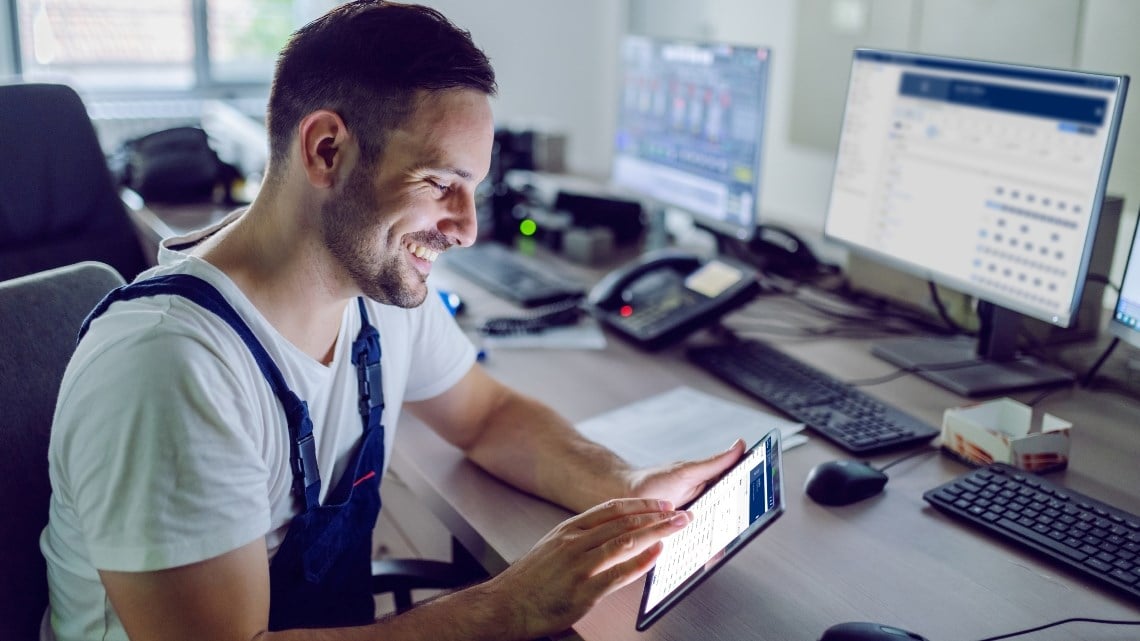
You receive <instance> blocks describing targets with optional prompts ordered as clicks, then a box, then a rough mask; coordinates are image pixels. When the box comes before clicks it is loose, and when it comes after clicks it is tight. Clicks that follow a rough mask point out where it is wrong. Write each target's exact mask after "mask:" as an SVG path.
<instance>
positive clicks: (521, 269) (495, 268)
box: [442, 242, 586, 307]
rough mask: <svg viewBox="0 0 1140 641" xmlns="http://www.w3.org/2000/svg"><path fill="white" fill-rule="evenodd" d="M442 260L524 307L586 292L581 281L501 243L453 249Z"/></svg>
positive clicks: (495, 292)
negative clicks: (569, 277) (557, 273)
mask: <svg viewBox="0 0 1140 641" xmlns="http://www.w3.org/2000/svg"><path fill="white" fill-rule="evenodd" d="M442 260H443V264H444V265H446V266H447V267H448V268H449V269H452V270H454V271H456V272H458V273H459V274H461V275H462V276H463V277H465V278H467V279H469V280H471V281H474V282H475V283H476V284H478V285H480V286H482V287H483V288H484V289H486V290H487V291H489V292H491V293H492V294H494V295H496V296H498V297H499V298H504V299H506V300H509V301H512V302H514V303H517V304H519V305H522V306H523V307H537V306H539V305H548V304H550V303H556V302H559V301H563V300H567V299H571V298H580V297H581V296H583V295H584V294H585V293H586V289H585V287H584V286H582V285H581V284H579V283H575V282H573V281H571V280H569V279H566V278H563V277H561V276H558V275H555V274H553V273H551V272H550V270H549V269H548V268H546V267H544V266H543V265H542V264H541V263H539V262H538V261H537V260H536V259H533V258H530V257H528V256H523V255H521V254H519V253H517V252H515V251H513V250H511V249H508V248H507V247H504V246H503V245H500V244H498V243H492V242H487V243H482V244H479V245H475V246H473V247H464V248H462V249H453V250H451V251H449V252H447V253H445V254H444V255H443V258H442Z"/></svg>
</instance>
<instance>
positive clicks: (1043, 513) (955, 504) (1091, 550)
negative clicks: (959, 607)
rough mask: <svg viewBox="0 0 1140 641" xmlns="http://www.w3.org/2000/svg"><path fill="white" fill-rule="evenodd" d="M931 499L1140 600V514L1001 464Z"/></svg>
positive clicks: (941, 490) (950, 511)
mask: <svg viewBox="0 0 1140 641" xmlns="http://www.w3.org/2000/svg"><path fill="white" fill-rule="evenodd" d="M923 498H924V499H926V500H927V501H928V502H929V503H930V504H931V505H933V506H934V507H936V508H938V509H939V510H942V511H943V512H946V513H948V514H950V515H952V516H955V517H958V518H960V519H963V520H965V521H966V522H968V523H969V524H971V525H974V526H976V527H978V528H981V529H983V530H985V531H987V532H988V533H990V534H993V535H996V536H998V537H999V538H1002V539H1005V540H1006V541H1009V542H1012V543H1015V544H1017V545H1020V546H1022V547H1026V548H1030V549H1032V550H1035V551H1037V552H1040V553H1041V554H1044V555H1045V556H1047V557H1049V558H1051V559H1052V560H1054V561H1056V562H1059V563H1061V564H1063V565H1067V566H1069V567H1071V568H1073V569H1075V570H1077V571H1078V572H1080V573H1082V574H1084V575H1086V576H1089V577H1092V578H1094V579H1098V580H1100V581H1102V582H1104V583H1107V584H1108V585H1111V586H1112V587H1114V588H1117V589H1119V590H1122V591H1124V592H1125V593H1127V594H1128V595H1129V596H1131V597H1132V598H1134V599H1137V598H1140V517H1138V516H1136V515H1135V514H1131V513H1129V512H1125V511H1124V510H1121V509H1119V508H1116V507H1113V506H1111V505H1108V504H1105V503H1102V502H1101V501H1097V500H1095V499H1092V498H1089V497H1087V496H1085V495H1083V494H1080V493H1079V492H1075V491H1073V490H1070V489H1066V488H1063V487H1061V486H1059V485H1056V484H1054V483H1052V482H1050V481H1048V480H1046V479H1043V478H1041V477H1040V476H1037V475H1035V474H1030V473H1028V472H1023V471H1021V470H1018V469H1016V468H1013V467H1011V466H1009V465H1005V464H1003V463H994V464H991V465H989V466H987V467H982V468H979V469H976V470H973V471H971V472H969V473H967V474H964V475H962V476H960V477H958V478H956V479H954V480H953V481H951V482H949V483H946V484H945V485H940V486H938V487H936V488H934V489H932V490H930V491H928V492H926V493H925V494H923Z"/></svg>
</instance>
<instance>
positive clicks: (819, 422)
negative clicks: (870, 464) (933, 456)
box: [688, 339, 940, 454]
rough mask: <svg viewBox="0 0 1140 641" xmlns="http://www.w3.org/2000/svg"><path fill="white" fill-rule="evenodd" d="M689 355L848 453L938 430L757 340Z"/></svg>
mask: <svg viewBox="0 0 1140 641" xmlns="http://www.w3.org/2000/svg"><path fill="white" fill-rule="evenodd" d="M688 356H689V359H690V360H691V361H693V362H694V363H696V364H697V365H698V366H700V367H702V368H704V369H705V370H706V371H708V372H709V373H711V374H713V375H714V376H716V377H718V378H720V379H722V380H724V381H726V382H728V383H730V384H732V385H734V386H736V387H738V388H740V389H742V390H744V391H745V392H747V393H749V394H751V395H752V396H754V397H756V398H758V399H760V400H761V401H763V402H765V403H767V404H768V405H771V406H772V407H775V408H776V409H778V410H780V411H781V412H783V413H785V414H787V415H788V416H790V417H792V419H794V420H797V421H800V422H802V423H803V424H804V425H806V426H807V427H808V428H810V429H812V430H814V431H815V432H817V433H819V434H820V435H822V436H824V437H825V438H827V439H828V440H830V441H832V442H834V443H835V444H836V445H839V446H840V447H842V448H843V449H845V450H847V451H849V452H852V453H856V454H870V453H873V452H878V451H883V450H887V449H891V448H897V447H905V446H910V445H918V444H920V443H925V442H927V441H929V440H930V439H932V438H934V437H935V436H937V435H938V433H939V431H940V430H939V429H938V428H936V427H933V426H931V425H929V424H927V423H925V422H924V421H922V420H920V419H918V418H916V417H914V416H911V415H910V414H907V413H905V412H902V411H901V410H898V409H897V408H894V407H892V406H890V405H888V404H886V403H884V402H882V401H880V400H878V399H876V398H874V397H873V396H870V395H869V394H866V393H865V392H863V391H862V390H859V389H857V388H855V387H853V386H851V385H848V384H846V383H844V382H842V381H840V380H837V379H835V378H834V377H832V376H831V375H830V374H826V373H824V372H822V371H820V370H818V369H815V368H813V367H811V366H809V365H807V364H806V363H803V362H800V361H799V360H798V359H796V358H794V357H792V356H789V355H787V354H785V353H783V352H781V351H780V350H778V349H776V348H774V347H772V346H770V345H768V344H767V343H763V342H760V341H757V340H751V339H749V340H741V341H737V342H734V343H726V344H723V345H714V346H702V347H695V348H692V349H690V350H689V352H688Z"/></svg>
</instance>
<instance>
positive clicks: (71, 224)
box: [0, 84, 148, 280]
mask: <svg viewBox="0 0 1140 641" xmlns="http://www.w3.org/2000/svg"><path fill="white" fill-rule="evenodd" d="M0 149H3V150H4V160H3V164H0V280H4V279H8V278H14V277H16V276H21V275H24V274H31V273H34V272H38V271H43V270H45V269H50V268H53V267H61V266H63V265H70V264H72V263H77V262H80V261H84V260H94V261H99V262H103V263H107V264H108V265H110V266H112V267H114V268H115V269H116V270H117V271H118V272H119V273H120V274H121V275H122V276H123V277H124V278H125V279H127V280H131V279H133V278H134V277H135V276H136V275H137V274H138V273H139V272H140V271H142V270H143V269H146V268H147V267H148V261H147V259H146V257H145V256H144V254H143V249H142V245H141V243H140V242H139V237H138V233H137V232H136V231H135V229H134V225H133V224H132V223H131V220H130V215H129V214H128V213H127V210H126V207H125V206H124V205H123V202H122V200H120V199H119V195H118V191H117V189H116V187H115V184H114V180H113V179H112V178H111V172H110V170H109V169H108V167H107V160H106V157H105V156H104V155H103V150H102V148H101V147H100V146H99V139H98V137H97V136H96V133H95V127H94V126H93V125H92V124H91V119H90V118H89V117H88V115H87V109H86V108H85V107H84V105H83V101H82V100H81V99H80V98H79V95H78V94H76V93H75V91H74V90H73V89H71V88H70V87H67V86H64V85H50V84H14V85H2V86H0Z"/></svg>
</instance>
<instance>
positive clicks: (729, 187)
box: [613, 35, 769, 239]
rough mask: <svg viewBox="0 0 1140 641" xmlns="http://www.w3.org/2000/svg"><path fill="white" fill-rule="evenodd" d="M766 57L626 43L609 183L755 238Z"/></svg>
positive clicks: (752, 50) (748, 50) (636, 39)
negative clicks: (611, 182) (612, 163)
mask: <svg viewBox="0 0 1140 641" xmlns="http://www.w3.org/2000/svg"><path fill="white" fill-rule="evenodd" d="M768 61H769V51H768V49H766V48H763V47H748V46H734V45H727V44H708V43H692V42H682V41H673V40H664V39H657V38H648V37H642V36H632V35H631V36H626V37H625V38H624V39H623V41H622V44H621V73H622V79H621V81H622V87H621V98H620V104H619V108H618V122H617V134H616V142H615V149H614V166H613V182H614V184H615V185H616V186H618V187H619V188H624V189H629V190H632V191H634V192H636V193H637V194H638V195H641V196H644V197H647V198H649V199H651V200H653V201H655V202H657V203H660V204H663V205H668V206H672V207H676V208H679V209H682V210H684V211H686V212H688V213H690V214H691V215H693V216H694V218H695V220H696V222H697V223H698V224H701V225H703V226H705V227H708V228H710V229H712V230H713V231H716V232H718V233H724V234H728V235H731V236H733V237H736V238H739V239H748V238H751V237H752V234H753V233H754V230H755V227H756V210H757V205H758V201H759V196H760V170H761V167H760V161H761V147H762V146H763V136H764V114H765V98H766V96H765V94H766V92H767V84H768Z"/></svg>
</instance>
